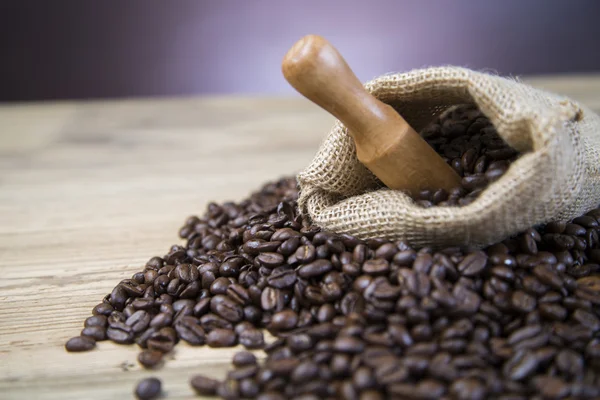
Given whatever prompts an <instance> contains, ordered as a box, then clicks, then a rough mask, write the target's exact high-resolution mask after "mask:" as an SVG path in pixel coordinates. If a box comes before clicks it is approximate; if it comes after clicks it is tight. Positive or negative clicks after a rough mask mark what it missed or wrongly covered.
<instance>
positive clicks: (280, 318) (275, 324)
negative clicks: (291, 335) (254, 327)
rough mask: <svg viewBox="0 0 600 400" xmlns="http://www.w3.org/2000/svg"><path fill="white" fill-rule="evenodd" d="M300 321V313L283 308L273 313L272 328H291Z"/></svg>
mask: <svg viewBox="0 0 600 400" xmlns="http://www.w3.org/2000/svg"><path fill="white" fill-rule="evenodd" d="M297 323H298V314H296V313H295V312H294V311H292V310H283V311H280V312H278V313H275V314H273V317H272V318H271V324H270V325H269V328H270V329H274V330H289V329H292V328H294V327H295V326H296V324H297Z"/></svg>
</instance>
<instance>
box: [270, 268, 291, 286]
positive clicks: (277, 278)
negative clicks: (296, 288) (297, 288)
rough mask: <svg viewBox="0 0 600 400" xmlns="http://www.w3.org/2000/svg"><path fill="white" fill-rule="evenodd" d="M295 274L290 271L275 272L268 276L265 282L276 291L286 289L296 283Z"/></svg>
mask: <svg viewBox="0 0 600 400" xmlns="http://www.w3.org/2000/svg"><path fill="white" fill-rule="evenodd" d="M296 279H297V276H296V272H295V271H292V270H283V271H277V272H274V273H273V274H271V275H269V277H268V278H267V282H268V284H269V285H270V286H272V287H274V288H276V289H286V288H289V287H292V286H293V285H294V283H296Z"/></svg>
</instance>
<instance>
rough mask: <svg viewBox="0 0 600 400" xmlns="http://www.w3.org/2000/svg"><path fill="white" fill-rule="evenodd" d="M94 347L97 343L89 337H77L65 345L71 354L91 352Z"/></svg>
mask: <svg viewBox="0 0 600 400" xmlns="http://www.w3.org/2000/svg"><path fill="white" fill-rule="evenodd" d="M94 347H96V341H95V340H94V339H93V338H91V337H89V336H75V337H73V338H71V339H69V340H68V341H67V343H66V344H65V349H66V350H67V351H70V352H79V351H89V350H92V349H93V348H94Z"/></svg>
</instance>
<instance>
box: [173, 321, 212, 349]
mask: <svg viewBox="0 0 600 400" xmlns="http://www.w3.org/2000/svg"><path fill="white" fill-rule="evenodd" d="M198 322H199V321H198V320H197V319H196V318H195V317H182V318H180V319H179V320H178V321H177V322H176V323H175V331H177V336H178V337H179V338H180V339H183V340H185V341H186V342H188V343H189V344H191V345H194V346H199V345H202V344H204V342H205V339H206V334H205V331H204V329H203V328H202V326H200V324H199V323H198Z"/></svg>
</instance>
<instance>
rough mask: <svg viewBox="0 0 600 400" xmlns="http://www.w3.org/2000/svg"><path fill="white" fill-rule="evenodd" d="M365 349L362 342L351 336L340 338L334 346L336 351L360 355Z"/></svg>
mask: <svg viewBox="0 0 600 400" xmlns="http://www.w3.org/2000/svg"><path fill="white" fill-rule="evenodd" d="M364 347H365V345H364V343H363V342H362V341H361V340H359V339H357V338H353V337H350V336H346V337H339V338H337V339H336V340H335V342H334V344H333V348H334V349H335V350H336V351H339V352H342V353H351V354H355V353H360V352H361V351H362V350H363V349H364Z"/></svg>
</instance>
